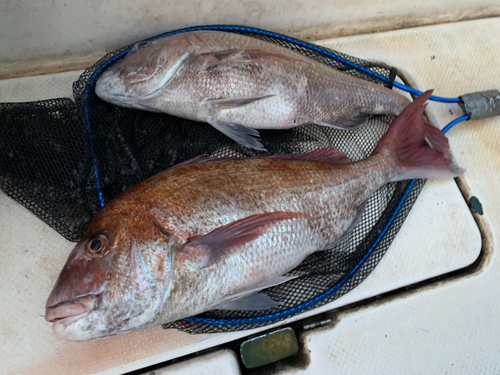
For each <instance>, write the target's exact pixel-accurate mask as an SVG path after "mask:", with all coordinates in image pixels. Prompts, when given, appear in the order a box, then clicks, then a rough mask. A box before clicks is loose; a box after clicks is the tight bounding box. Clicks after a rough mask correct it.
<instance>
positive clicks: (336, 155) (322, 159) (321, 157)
mask: <svg viewBox="0 0 500 375" xmlns="http://www.w3.org/2000/svg"><path fill="white" fill-rule="evenodd" d="M253 159H277V160H303V161H315V162H319V163H328V164H347V163H349V162H350V160H349V157H348V156H347V155H346V154H345V153H344V152H343V151H340V150H339V149H337V148H319V149H317V150H314V151H311V152H306V153H304V154H279V155H264V156H252V157H248V158H234V157H233V158H232V157H225V158H218V157H215V156H204V155H200V156H196V157H194V158H192V159H189V160H186V161H183V162H181V163H179V164H176V165H174V166H173V167H172V168H177V167H184V166H186V165H190V164H201V163H207V162H210V161H224V160H253Z"/></svg>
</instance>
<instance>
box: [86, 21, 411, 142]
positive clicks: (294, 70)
mask: <svg viewBox="0 0 500 375" xmlns="http://www.w3.org/2000/svg"><path fill="white" fill-rule="evenodd" d="M95 90H96V94H97V95H98V96H99V97H100V98H101V99H103V100H105V101H108V102H111V103H114V104H116V105H119V106H124V107H131V108H139V109H144V110H148V111H154V112H165V113H168V114H171V115H175V116H179V117H184V118H187V119H191V120H196V121H203V122H208V123H209V124H211V125H212V126H214V127H215V128H216V129H218V130H219V131H221V132H223V133H224V134H226V135H227V136H228V137H230V138H232V139H234V140H235V141H237V142H239V143H241V144H242V145H244V146H247V147H250V148H254V149H257V150H263V146H262V144H261V143H260V142H259V140H258V139H256V137H258V135H259V133H258V132H257V130H255V129H289V128H292V127H295V126H299V125H302V124H307V123H315V124H319V125H325V126H332V127H336V128H341V129H352V128H355V127H357V126H359V125H361V124H363V123H364V122H366V121H367V120H368V118H370V116H372V115H374V114H392V115H399V114H400V113H401V111H402V110H403V109H404V108H405V107H406V106H407V105H408V104H409V101H408V99H406V98H405V97H404V96H402V95H400V94H398V93H396V92H394V91H392V90H389V89H388V88H386V87H384V86H382V85H378V84H375V83H371V82H367V81H365V80H362V79H360V78H356V77H353V76H350V75H348V74H345V73H342V72H340V71H338V70H336V69H334V68H331V67H329V66H327V65H325V64H323V63H320V62H318V61H315V60H313V59H311V58H308V57H306V56H304V55H302V54H300V53H298V52H295V51H293V50H291V49H288V48H285V47H281V46H279V45H276V44H273V43H270V42H266V41H263V40H260V39H257V38H253V37H249V36H244V35H239V34H234V33H228V32H222V31H192V32H186V33H182V34H177V35H172V36H168V37H165V38H163V39H159V40H156V41H153V42H141V43H138V44H136V45H135V46H134V47H133V48H132V50H131V51H130V52H129V53H128V54H127V55H126V56H125V58H124V59H123V60H122V61H120V62H119V63H117V64H116V65H114V66H112V67H111V68H109V69H108V70H107V71H105V72H104V74H103V75H102V76H101V77H100V78H99V79H98V81H97V83H96V89H95Z"/></svg>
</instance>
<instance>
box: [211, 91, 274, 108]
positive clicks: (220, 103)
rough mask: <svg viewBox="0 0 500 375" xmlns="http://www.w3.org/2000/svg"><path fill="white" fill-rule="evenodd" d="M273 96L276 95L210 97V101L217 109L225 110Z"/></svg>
mask: <svg viewBox="0 0 500 375" xmlns="http://www.w3.org/2000/svg"><path fill="white" fill-rule="evenodd" d="M273 96H275V95H274V94H270V95H261V96H254V97H247V98H230V99H208V101H209V102H210V104H212V105H213V106H215V107H216V108H217V109H220V110H224V109H231V108H238V107H243V106H245V105H247V104H250V103H254V102H257V101H259V100H262V99H267V98H271V97H273Z"/></svg>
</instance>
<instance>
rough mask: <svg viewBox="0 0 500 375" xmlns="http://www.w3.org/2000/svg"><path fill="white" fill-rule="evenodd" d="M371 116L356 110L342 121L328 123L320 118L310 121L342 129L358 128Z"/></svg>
mask: <svg viewBox="0 0 500 375" xmlns="http://www.w3.org/2000/svg"><path fill="white" fill-rule="evenodd" d="M371 117H372V115H371V114H368V113H363V112H357V113H355V114H354V115H353V116H351V117H350V118H348V119H346V120H343V121H335V122H332V123H329V122H325V121H321V120H312V122H313V123H314V124H316V125H321V126H328V127H331V128H336V129H343V130H352V129H356V128H359V127H360V126H361V125H363V124H365V123H366V122H367V121H368V120H369V119H370V118H371Z"/></svg>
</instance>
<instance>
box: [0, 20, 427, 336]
mask: <svg viewBox="0 0 500 375" xmlns="http://www.w3.org/2000/svg"><path fill="white" fill-rule="evenodd" d="M192 30H218V31H226V32H234V33H241V34H244V35H249V36H252V37H255V38H260V39H264V40H266V41H268V42H271V43H275V44H278V45H281V46H284V47H286V48H290V49H292V50H294V51H297V52H299V53H302V54H304V55H306V56H308V57H309V58H312V59H315V60H317V61H319V62H321V63H324V64H327V65H329V66H331V67H333V68H335V69H338V70H340V71H343V72H345V73H346V74H350V75H353V76H356V77H359V78H362V79H365V80H369V81H372V82H376V83H379V84H385V85H386V86H388V87H391V86H392V81H393V80H394V77H395V70H394V69H391V68H390V67H388V66H384V65H381V64H375V63H370V62H367V61H364V60H361V59H358V58H354V57H351V56H347V55H345V54H342V53H339V52H336V51H332V50H329V49H326V48H323V47H319V46H316V45H313V44H310V43H306V42H302V41H300V40H296V39H293V38H290V37H287V36H283V35H280V34H276V33H272V32H268V31H264V30H259V29H254V28H247V27H238V26H200V27H192V28H187V29H182V30H177V31H173V32H169V33H165V34H161V35H158V36H156V37H153V38H149V39H147V40H155V39H158V38H162V37H166V36H169V35H173V34H175V33H182V32H186V31H192ZM134 44H135V43H134ZM132 46H133V44H132V45H129V46H126V47H124V48H121V49H119V50H116V51H113V52H111V53H108V54H107V55H106V56H104V57H103V58H102V59H101V60H100V61H98V62H97V63H96V64H95V65H94V66H92V67H91V68H89V69H87V70H86V71H85V72H84V73H83V74H82V75H81V76H80V78H79V79H78V81H76V82H74V84H73V94H74V98H75V102H73V101H72V100H70V99H68V98H57V99H51V100H45V101H37V102H27V103H0V131H1V134H2V137H0V188H1V189H2V190H3V191H4V192H5V193H6V194H7V195H8V196H10V197H11V198H13V199H15V200H16V201H17V202H19V203H21V204H22V205H23V206H25V207H26V208H28V209H29V210H30V211H31V212H33V213H34V214H35V215H37V216H38V217H39V218H40V219H42V220H43V221H45V222H46V223H47V224H48V225H50V226H51V227H52V228H53V229H54V230H56V231H57V232H58V233H60V234H61V235H62V236H64V237H65V238H66V239H68V240H69V241H75V242H76V241H78V240H79V238H80V237H81V236H82V235H83V233H84V231H85V229H86V228H87V226H88V224H89V222H90V220H91V219H92V217H93V216H94V215H95V214H96V213H97V211H98V210H99V209H100V208H101V206H102V205H103V204H104V203H105V202H107V201H109V200H110V199H111V198H113V197H114V196H116V195H117V194H119V193H120V192H122V191H123V190H125V189H126V188H127V187H129V186H132V185H134V184H137V183H138V182H140V181H143V180H145V179H146V178H148V177H150V176H152V175H154V174H156V173H158V172H160V171H162V170H165V169H167V168H169V167H171V166H173V165H175V164H177V163H179V162H182V161H184V160H187V159H190V158H192V157H195V156H198V155H200V154H207V155H211V156H219V157H228V156H232V157H242V156H256V155H262V154H263V153H261V152H257V151H254V150H249V149H247V148H244V147H242V146H241V145H239V144H237V143H235V142H234V141H232V140H231V139H229V138H227V137H226V136H225V135H224V134H222V133H220V132H219V131H217V130H216V129H214V128H213V127H212V126H209V125H208V124H204V123H199V122H194V121H190V120H185V119H181V118H178V117H174V116H169V115H166V114H162V113H152V112H145V111H141V110H136V109H128V108H123V107H118V106H115V105H113V104H109V103H106V102H104V101H102V100H100V99H99V98H98V97H97V96H96V95H95V92H94V87H95V82H96V80H97V79H98V78H99V76H100V75H101V74H102V73H103V72H104V71H105V70H106V69H107V68H109V67H110V66H112V65H113V64H114V63H115V62H117V61H119V60H120V59H121V58H122V57H123V56H124V55H125V54H126V53H127V52H128V51H129V50H130V48H131V47H132ZM393 120H394V117H393V116H380V115H379V116H373V117H372V118H371V119H370V120H369V122H368V124H366V125H365V126H362V127H361V128H358V129H356V130H352V131H345V130H337V129H333V128H328V127H323V126H319V125H313V124H311V125H306V126H302V127H298V128H293V129H290V130H286V131H285V130H260V133H261V135H262V143H263V145H264V147H265V148H266V149H267V150H268V152H267V153H268V154H282V153H304V152H309V151H312V150H315V149H318V148H323V147H336V148H339V149H341V150H342V151H344V152H345V153H347V154H348V156H349V157H350V159H351V160H353V161H357V160H361V159H364V158H366V157H368V156H369V155H370V153H371V152H372V150H373V149H374V147H375V146H376V144H377V143H378V141H379V140H380V138H381V137H382V136H383V135H384V134H385V132H386V130H387V129H388V127H389V125H390V124H391V122H392V121H393ZM423 185H424V181H423V180H417V181H413V182H408V181H402V182H397V183H390V184H387V185H385V186H384V187H382V188H381V189H380V190H378V191H377V192H376V193H375V194H374V195H373V196H372V197H371V198H370V199H369V201H368V204H367V208H366V210H365V212H364V213H363V216H362V219H361V221H360V222H359V224H358V225H357V226H356V228H355V229H354V231H353V232H352V233H351V234H350V235H349V237H348V238H346V239H345V240H343V241H341V242H340V243H338V244H336V245H335V246H334V247H333V248H332V249H330V250H327V251H321V252H317V253H315V254H313V255H311V256H309V257H308V258H307V259H305V260H304V262H302V263H301V264H300V265H299V266H298V267H297V268H296V269H294V270H293V271H291V272H289V275H296V276H299V277H298V278H296V279H294V280H292V281H290V282H288V283H285V284H282V285H279V286H276V287H273V288H270V289H267V290H265V291H264V293H267V294H268V295H269V296H270V297H271V298H272V299H273V300H276V301H283V303H282V304H281V305H280V306H278V307H275V308H273V309H270V310H268V311H219V310H217V311H210V312H207V313H204V314H201V315H199V316H196V317H191V318H186V319H183V320H180V321H177V322H173V323H168V324H165V325H164V327H165V328H177V329H181V330H184V331H186V332H189V333H215V332H228V331H236V330H243V329H250V328H256V327H261V326H265V325H268V324H271V323H275V322H277V321H279V320H283V319H285V318H288V317H291V316H293V315H296V314H298V313H301V312H303V311H306V310H309V309H312V308H316V307H319V306H321V305H324V304H326V303H328V302H331V301H333V300H335V299H337V298H339V297H340V296H342V295H344V294H345V293H347V292H348V291H350V290H351V289H353V288H354V287H356V286H357V285H358V284H359V283H360V282H361V281H363V280H364V279H365V278H366V277H367V276H368V275H369V274H370V272H371V271H372V270H373V269H374V268H375V266H376V265H377V264H378V262H379V261H380V259H381V258H382V256H383V255H384V254H385V252H386V250H387V248H388V247H389V245H390V244H391V242H392V240H393V239H394V237H395V236H396V234H397V232H398V231H399V229H400V228H401V225H402V224H403V222H404V220H405V218H406V216H407V215H408V212H409V211H410V209H411V207H412V205H413V203H414V202H415V200H416V198H417V196H418V194H419V193H420V191H421V189H422V187H423Z"/></svg>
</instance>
